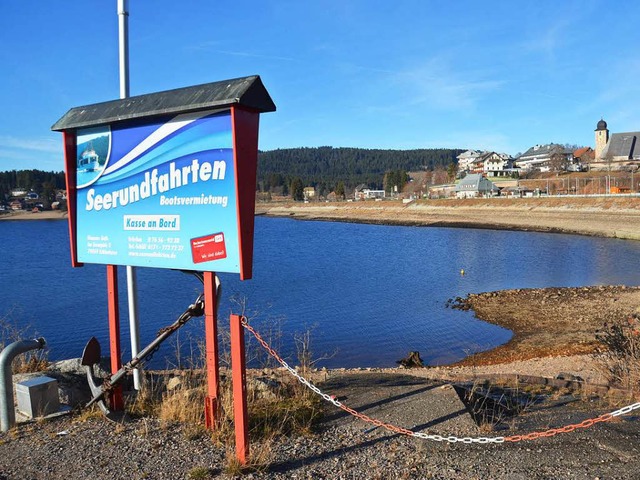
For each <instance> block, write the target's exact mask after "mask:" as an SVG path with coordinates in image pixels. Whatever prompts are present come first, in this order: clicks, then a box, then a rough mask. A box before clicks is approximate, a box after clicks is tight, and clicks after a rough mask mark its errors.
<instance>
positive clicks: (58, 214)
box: [0, 210, 67, 221]
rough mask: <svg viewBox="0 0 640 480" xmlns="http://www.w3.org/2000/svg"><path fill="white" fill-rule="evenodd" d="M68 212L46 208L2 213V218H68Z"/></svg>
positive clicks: (0, 217)
mask: <svg viewBox="0 0 640 480" xmlns="http://www.w3.org/2000/svg"><path fill="white" fill-rule="evenodd" d="M66 219H67V212H63V211H61V210H45V211H44V212H35V213H34V212H27V211H25V210H19V211H11V212H6V213H2V214H1V215H0V221H1V220H66Z"/></svg>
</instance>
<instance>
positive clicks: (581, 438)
mask: <svg viewBox="0 0 640 480" xmlns="http://www.w3.org/2000/svg"><path fill="white" fill-rule="evenodd" d="M578 363H579V362H578ZM565 365H566V364H565ZM491 368H496V366H492V367H491ZM549 368H553V367H549ZM548 371H549V370H547V372H548ZM541 372H542V371H541ZM408 373H409V374H410V375H409V374H408ZM542 373H546V372H542ZM442 385H443V384H442V382H440V381H435V380H433V379H429V378H423V377H419V376H415V375H414V374H413V370H412V371H410V372H408V371H403V370H396V371H394V372H392V371H390V370H386V371H384V372H380V371H358V372H353V371H340V372H330V374H329V378H328V380H327V381H326V382H325V383H324V386H323V388H324V389H326V390H327V391H328V392H329V393H332V394H335V395H336V396H337V398H339V399H340V400H341V401H343V402H344V403H346V404H348V405H350V406H352V407H354V408H356V409H358V410H359V411H363V412H365V413H367V414H369V415H371V416H374V417H375V418H379V419H381V420H383V421H389V422H393V423H396V424H399V425H407V426H411V427H412V428H416V430H419V431H425V432H428V433H436V434H440V435H451V434H453V435H457V436H466V435H470V436H483V437H495V436H509V435H514V434H521V433H528V432H530V431H540V430H546V429H548V428H558V427H560V426H564V425H567V424H571V423H578V422H581V421H583V420H584V419H587V418H592V417H595V416H598V415H600V414H602V413H604V412H606V411H610V410H612V409H615V407H611V406H608V405H602V404H600V403H597V402H594V401H574V400H575V398H573V397H571V398H570V399H569V400H566V398H567V397H562V398H561V399H560V400H561V401H559V399H558V398H556V399H555V400H554V401H549V402H543V403H541V404H540V405H538V406H535V407H533V406H532V407H531V408H530V409H528V410H527V411H526V412H525V413H524V414H521V415H518V416H517V417H514V418H512V419H508V420H507V419H506V418H505V421H504V422H502V423H500V424H498V425H497V426H496V427H495V431H486V430H485V429H483V428H478V427H477V426H476V425H475V424H474V423H473V422H471V421H470V420H469V419H470V417H469V416H468V415H467V414H466V412H465V411H464V409H462V410H458V411H456V412H455V413H454V414H449V415H446V414H444V413H443V412H442V411H440V410H438V408H442V405H443V404H444V403H445V401H444V400H442V399H440V400H438V398H441V397H435V399H434V397H433V396H430V395H429V392H432V393H436V394H437V395H441V394H442V392H444V391H445V388H448V390H449V391H450V390H451V388H450V387H443V386H442ZM442 398H444V397H442ZM448 398H449V399H450V398H451V396H449V397H448ZM445 408H446V407H445ZM455 408H456V407H454V410H455ZM636 412H637V411H636ZM429 415H431V417H429ZM433 417H435V418H434V419H433V420H429V421H427V422H426V423H424V424H423V425H421V426H416V427H414V426H413V425H414V421H415V419H416V418H418V419H422V418H424V419H428V418H433ZM638 420H640V418H639V417H638V416H637V415H634V414H631V415H627V416H624V417H620V418H618V419H616V420H614V421H611V422H607V423H599V424H597V425H596V426H593V427H591V428H589V429H579V430H576V431H574V432H572V433H565V434H561V435H556V436H554V437H550V438H542V439H538V440H533V441H527V442H520V443H508V444H507V443H505V444H491V445H467V444H449V443H445V442H429V441H426V440H421V439H415V438H408V437H405V436H399V435H397V434H394V433H392V432H388V431H386V430H384V429H382V428H377V429H372V428H371V426H370V425H369V424H365V423H364V422H363V421H361V420H358V419H355V418H353V417H350V416H347V415H346V414H344V413H343V412H341V411H340V410H336V409H335V408H334V407H332V406H330V405H328V406H327V410H326V413H325V417H324V419H323V422H322V423H321V424H320V426H319V427H318V429H317V431H316V432H314V433H313V434H310V435H306V436H294V437H290V438H278V439H274V440H272V441H270V442H267V443H266V444H263V445H252V447H251V448H252V451H253V452H256V453H257V452H260V453H261V454H262V455H263V456H265V457H266V458H267V463H268V466H267V467H265V468H264V469H262V470H257V471H252V472H248V473H245V476H246V478H278V479H279V478H358V479H360V478H372V479H373V478H433V479H578V478H580V479H584V478H590V479H596V478H600V479H634V478H640V474H639V473H638V472H639V471H640V457H639V456H638V454H639V453H640V424H639V422H638ZM450 428H456V430H455V431H448V429H450ZM232 448H233V447H232V446H229V445H219V444H216V443H214V442H212V440H211V438H210V437H209V436H208V435H207V434H206V433H204V432H201V433H200V434H199V435H194V431H193V428H188V427H185V426H184V425H181V424H178V423H172V424H166V423H162V422H160V421H159V420H157V419H153V418H141V419H134V420H130V421H127V422H123V423H112V422H109V421H107V420H105V419H103V418H101V417H93V418H89V419H87V420H83V419H82V417H80V416H66V417H60V418H57V419H54V420H48V421H39V422H35V423H31V424H27V425H22V426H20V427H19V428H17V429H14V430H12V431H10V432H8V433H4V434H0V479H2V480H5V479H6V480H8V479H69V480H72V479H89V478H92V479H96V480H97V479H187V478H233V475H230V474H229V473H227V464H228V458H230V457H232V456H233V451H232ZM197 473H200V474H201V475H202V476H199V477H198V476H196V474H197ZM205 473H206V475H205Z"/></svg>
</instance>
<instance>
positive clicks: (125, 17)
mask: <svg viewBox="0 0 640 480" xmlns="http://www.w3.org/2000/svg"><path fill="white" fill-rule="evenodd" d="M118 46H119V48H118V60H119V62H118V63H119V67H120V98H121V99H122V98H127V97H129V0H118ZM137 287H138V285H137V279H136V270H135V269H134V268H133V267H132V266H131V265H127V301H128V304H129V332H130V335H131V358H133V357H135V356H136V355H137V354H138V352H139V350H140V326H139V321H138V288H137ZM133 388H135V389H136V390H140V369H139V368H135V369H133Z"/></svg>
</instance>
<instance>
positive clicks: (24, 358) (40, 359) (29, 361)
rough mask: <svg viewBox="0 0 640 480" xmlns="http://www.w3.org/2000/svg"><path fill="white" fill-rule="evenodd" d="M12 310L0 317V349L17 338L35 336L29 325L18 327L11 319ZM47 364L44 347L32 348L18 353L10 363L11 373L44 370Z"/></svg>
mask: <svg viewBox="0 0 640 480" xmlns="http://www.w3.org/2000/svg"><path fill="white" fill-rule="evenodd" d="M12 315H13V312H9V313H7V314H5V315H4V316H2V317H0V351H2V350H3V349H4V348H5V347H7V346H8V345H10V344H12V343H13V342H17V341H19V340H25V339H32V338H34V337H37V335H36V334H35V332H33V331H32V329H31V327H29V326H25V327H20V326H18V324H17V323H16V322H15V321H13V320H11V317H12ZM48 366H49V361H48V359H47V351H46V350H45V349H39V350H32V351H29V352H26V353H24V354H22V355H18V356H17V357H16V358H15V359H14V360H13V363H12V364H11V368H12V371H13V373H30V372H40V371H43V370H46V369H47V367H48Z"/></svg>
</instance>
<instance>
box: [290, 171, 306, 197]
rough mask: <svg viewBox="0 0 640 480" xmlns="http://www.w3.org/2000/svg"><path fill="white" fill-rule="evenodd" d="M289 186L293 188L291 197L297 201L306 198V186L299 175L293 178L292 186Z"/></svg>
mask: <svg viewBox="0 0 640 480" xmlns="http://www.w3.org/2000/svg"><path fill="white" fill-rule="evenodd" d="M289 188H290V190H291V198H293V199H294V200H295V201H297V202H299V201H302V200H304V186H303V183H302V180H301V179H300V178H299V177H295V178H294V179H293V180H291V186H290V187H289Z"/></svg>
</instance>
